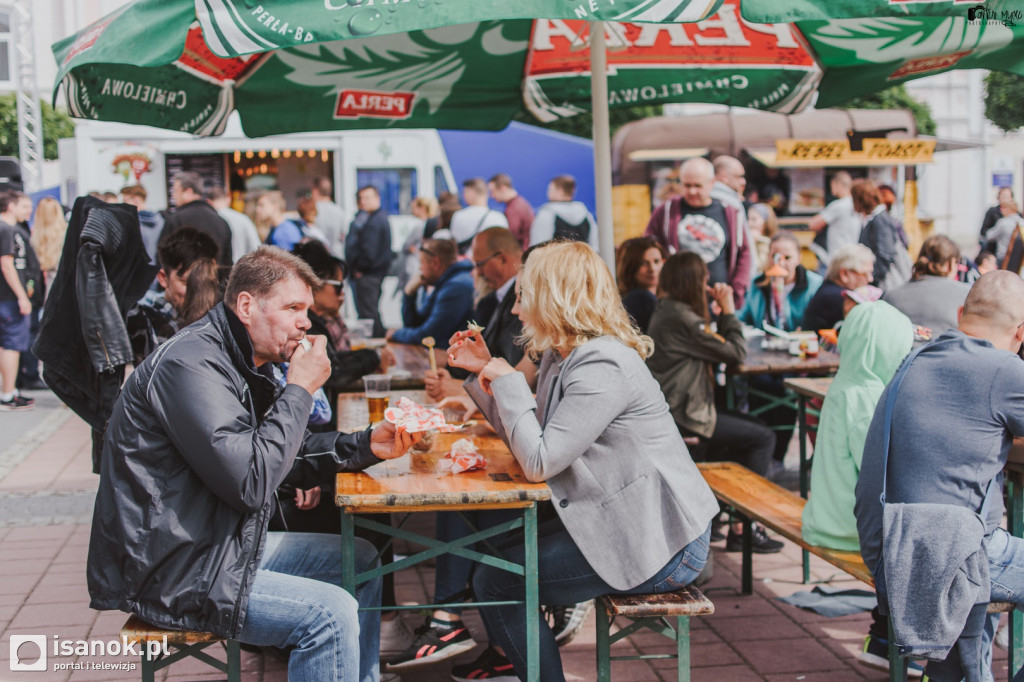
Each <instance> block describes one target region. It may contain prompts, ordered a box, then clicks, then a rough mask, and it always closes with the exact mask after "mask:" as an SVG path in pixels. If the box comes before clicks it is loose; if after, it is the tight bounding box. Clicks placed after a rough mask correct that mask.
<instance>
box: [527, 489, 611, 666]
mask: <svg viewBox="0 0 1024 682" xmlns="http://www.w3.org/2000/svg"><path fill="white" fill-rule="evenodd" d="M523 533H524V535H525V540H526V546H525V550H526V551H525V553H524V557H523V564H524V565H523V571H524V573H525V575H524V576H523V577H524V578H525V580H526V604H525V605H524V608H525V609H526V677H527V680H528V682H537V681H538V680H540V616H539V613H540V596H539V594H538V586H537V505H536V504H534V505H532V506H530V507H527V508H526V509H525V510H524V511H523ZM598 608H600V607H598Z"/></svg>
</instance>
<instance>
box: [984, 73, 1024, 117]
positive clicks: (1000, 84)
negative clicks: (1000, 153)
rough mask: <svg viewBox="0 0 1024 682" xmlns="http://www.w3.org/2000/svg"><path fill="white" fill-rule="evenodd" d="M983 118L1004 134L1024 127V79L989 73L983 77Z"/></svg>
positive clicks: (1014, 75) (1013, 74) (1016, 76)
mask: <svg viewBox="0 0 1024 682" xmlns="http://www.w3.org/2000/svg"><path fill="white" fill-rule="evenodd" d="M985 117H986V118H988V120H990V121H992V123H994V124H996V125H997V126H998V127H999V128H1001V129H1002V130H1003V131H1005V132H1011V131H1013V130H1016V129H1017V128H1020V127H1021V126H1024V78H1022V77H1021V76H1018V75H1017V74H1015V73H1005V72H1003V71H990V72H989V74H988V75H987V76H985Z"/></svg>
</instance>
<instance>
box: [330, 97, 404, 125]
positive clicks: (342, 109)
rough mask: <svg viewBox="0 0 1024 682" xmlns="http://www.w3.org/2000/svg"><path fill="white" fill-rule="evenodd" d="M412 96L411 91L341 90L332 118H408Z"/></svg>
mask: <svg viewBox="0 0 1024 682" xmlns="http://www.w3.org/2000/svg"><path fill="white" fill-rule="evenodd" d="M414 98H415V94H414V93H411V92H374V91H373V90H342V91H341V92H339V93H338V103H337V105H336V106H335V108H334V118H361V117H369V118H396V119H397V118H409V116H410V115H411V114H412V102H413V99H414Z"/></svg>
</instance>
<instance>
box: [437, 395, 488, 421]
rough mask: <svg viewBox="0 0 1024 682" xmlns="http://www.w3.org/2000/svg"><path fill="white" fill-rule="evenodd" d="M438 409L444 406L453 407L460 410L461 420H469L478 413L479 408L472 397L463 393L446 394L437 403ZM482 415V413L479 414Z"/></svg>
mask: <svg viewBox="0 0 1024 682" xmlns="http://www.w3.org/2000/svg"><path fill="white" fill-rule="evenodd" d="M437 406H438V407H439V408H440V409H442V410H443V409H444V408H446V407H453V408H458V409H461V410H462V421H469V420H470V419H472V418H474V417H476V416H477V415H480V410H479V409H478V408H477V406H476V403H474V402H473V399H472V398H470V397H469V396H465V395H452V396H448V397H447V398H445V399H444V400H442V401H441V402H439V403H438V404H437ZM481 416H482V415H481Z"/></svg>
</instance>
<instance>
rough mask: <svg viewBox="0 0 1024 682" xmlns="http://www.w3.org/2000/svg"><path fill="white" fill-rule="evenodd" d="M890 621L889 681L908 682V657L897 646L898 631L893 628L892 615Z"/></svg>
mask: <svg viewBox="0 0 1024 682" xmlns="http://www.w3.org/2000/svg"><path fill="white" fill-rule="evenodd" d="M886 620H887V621H888V622H889V682H907V659H905V658H903V657H902V656H900V652H899V649H897V648H896V633H895V632H893V629H892V616H888V617H887V618H886Z"/></svg>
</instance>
